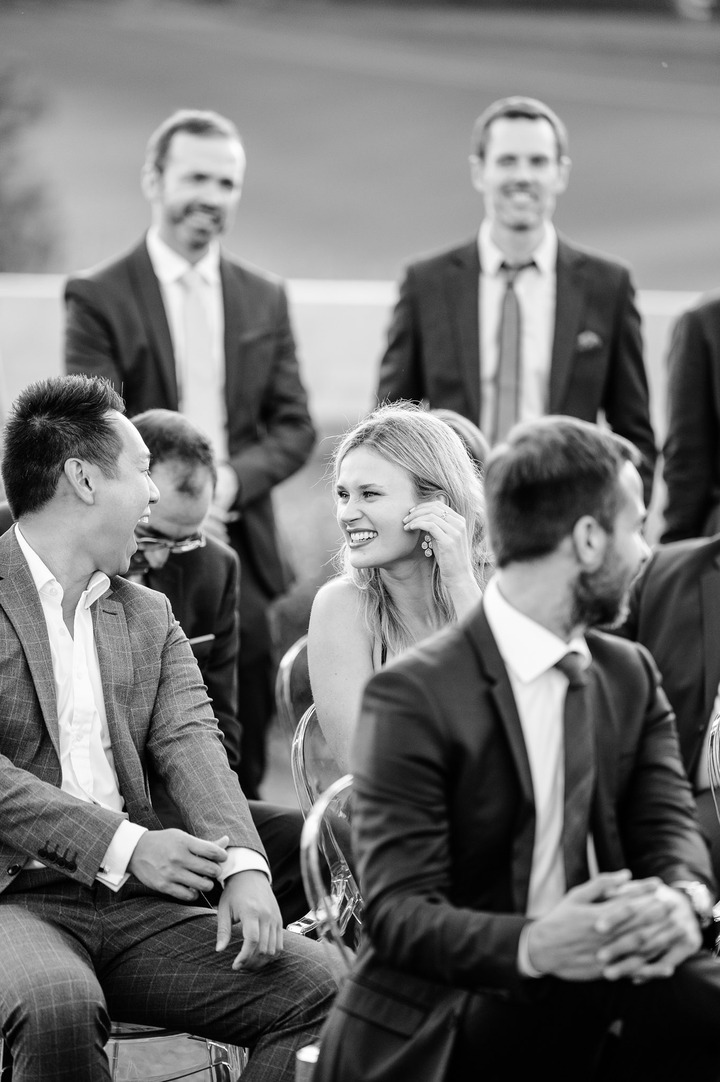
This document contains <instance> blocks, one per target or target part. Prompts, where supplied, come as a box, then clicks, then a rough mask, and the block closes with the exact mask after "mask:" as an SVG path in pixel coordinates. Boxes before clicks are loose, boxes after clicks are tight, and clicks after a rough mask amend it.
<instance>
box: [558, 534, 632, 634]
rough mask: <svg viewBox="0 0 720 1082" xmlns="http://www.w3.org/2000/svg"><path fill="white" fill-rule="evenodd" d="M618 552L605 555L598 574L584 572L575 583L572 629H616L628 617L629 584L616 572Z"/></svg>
mask: <svg viewBox="0 0 720 1082" xmlns="http://www.w3.org/2000/svg"><path fill="white" fill-rule="evenodd" d="M614 562H615V552H614V551H609V552H607V553H606V554H605V559H604V560H603V562H602V564H601V566H600V567H599V568H598V569H597V571H581V572H580V574H579V575H578V577H577V579H576V581H575V587H574V590H573V605H572V612H571V621H572V624H571V626H573V627H607V628H613V627H617V626H618V625H619V624H621V623H622V622H623V620H624V619H625V617H626V616H627V606H628V590H629V588H630V583H629V581H627V582H626V581H625V578H626V576H622V579H621V577H620V575H619V574H618V572H617V571H616V570H615V569H614V567H613V564H614Z"/></svg>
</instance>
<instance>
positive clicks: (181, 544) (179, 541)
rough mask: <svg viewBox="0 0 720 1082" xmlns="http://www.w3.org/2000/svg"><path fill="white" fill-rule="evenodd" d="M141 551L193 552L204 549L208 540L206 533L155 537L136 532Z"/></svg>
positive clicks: (179, 553)
mask: <svg viewBox="0 0 720 1082" xmlns="http://www.w3.org/2000/svg"><path fill="white" fill-rule="evenodd" d="M135 540H136V541H137V547H138V551H139V552H148V551H152V550H153V549H154V550H155V551H156V552H157V550H158V549H167V551H168V552H170V553H173V554H176V555H181V554H182V553H183V552H193V551H194V550H195V549H204V548H205V545H206V544H207V541H206V540H205V536H204V534H201V533H195V534H191V535H190V537H153V536H152V535H150V534H135Z"/></svg>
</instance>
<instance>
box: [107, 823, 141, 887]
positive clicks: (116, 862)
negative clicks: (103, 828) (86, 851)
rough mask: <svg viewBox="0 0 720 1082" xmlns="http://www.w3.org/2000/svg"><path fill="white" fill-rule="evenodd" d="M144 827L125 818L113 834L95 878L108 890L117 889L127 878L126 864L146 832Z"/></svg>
mask: <svg viewBox="0 0 720 1082" xmlns="http://www.w3.org/2000/svg"><path fill="white" fill-rule="evenodd" d="M146 829H147V828H146V827H141V826H139V825H138V823H130V822H128V820H127V819H126V820H125V821H124V822H122V823H121V824H120V826H119V827H118V828H117V830H116V831H115V833H114V835H113V839H112V841H111V842H110V845H109V846H108V847H107V849H106V850H105V856H104V857H103V859H102V863H101V865H100V867H99V868H98V871H97V875H96V876H95V878H96V879H97V881H98V882H99V883H103V884H104V885H105V886H106V887H109V888H110V890H114V891H118V890H120V888H121V887H122V886H124V884H125V883H126V882H127V879H128V871H127V866H128V864H129V863H130V860H131V857H132V855H133V853H134V852H135V846H136V845H137V843H138V842H139V841H140V839H141V838H142V836H143V834H144V833H145V832H146Z"/></svg>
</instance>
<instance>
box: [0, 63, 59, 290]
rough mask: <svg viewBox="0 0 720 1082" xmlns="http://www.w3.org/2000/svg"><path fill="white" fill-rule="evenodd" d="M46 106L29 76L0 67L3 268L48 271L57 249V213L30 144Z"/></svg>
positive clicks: (0, 264)
mask: <svg viewBox="0 0 720 1082" xmlns="http://www.w3.org/2000/svg"><path fill="white" fill-rule="evenodd" d="M44 108H45V104H44V101H43V98H42V95H41V94H40V92H39V90H38V89H37V88H36V87H35V86H33V85H32V84H31V83H30V82H29V80H28V79H27V78H25V77H24V76H23V75H22V74H21V73H20V72H18V71H17V70H15V69H13V68H0V272H3V271H5V272H7V271H10V272H22V271H42V270H45V269H47V267H48V265H49V264H50V262H51V261H52V259H53V256H54V255H55V254H56V251H57V246H58V236H59V232H58V226H57V213H56V210H55V208H54V207H53V204H52V199H51V196H50V191H49V188H48V186H47V182H46V181H45V179H44V178H43V177H41V176H39V175H38V171H37V170H35V173H34V174H33V172H32V166H31V165H30V163H29V160H28V156H27V148H26V146H25V136H26V133H27V129H28V127H30V126H31V125H32V124H34V123H36V122H37V120H38V118H39V117H40V116H41V115H42V113H43V110H44Z"/></svg>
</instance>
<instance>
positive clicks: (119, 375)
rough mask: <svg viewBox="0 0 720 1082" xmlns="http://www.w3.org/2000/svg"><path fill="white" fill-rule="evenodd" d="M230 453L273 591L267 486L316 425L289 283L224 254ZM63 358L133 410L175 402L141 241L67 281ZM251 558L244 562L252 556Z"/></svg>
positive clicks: (301, 457)
mask: <svg viewBox="0 0 720 1082" xmlns="http://www.w3.org/2000/svg"><path fill="white" fill-rule="evenodd" d="M220 277H221V280H222V292H223V306H224V313H225V366H226V387H225V395H226V405H227V414H228V440H229V447H230V459H231V462H232V465H233V468H234V469H235V471H236V473H237V475H238V478H239V483H240V489H239V493H238V497H237V501H236V505H235V509H236V510H238V511H240V512H241V515H242V519H241V521H240V523H239V526H238V527H237V529H238V530H239V531H240V533H241V534H242V538H243V542H244V544H243V545H242V552H243V553H244V554H245V555H246V557H247V559H246V561H245V562H244V563H243V575H246V574H251V575H252V576H253V577H254V578H255V580H256V581H257V582H258V583H259V584H260V586H261V588H262V589H263V590H264V592H265V593H266V594H267V596H268V597H274V596H276V595H277V594H278V593H281V592H282V590H283V589H284V588H285V585H286V573H285V567H284V565H283V561H282V558H281V555H280V553H279V551H278V547H277V538H276V531H275V523H274V518H273V511H272V503H271V499H270V493H271V490H272V488H273V486H274V485H276V484H278V483H279V482H280V481H283V480H284V479H285V478H286V477H289V476H290V475H291V474H292V473H294V472H295V471H296V470H298V469H299V468H300V466H302V464H303V463H304V462H305V460H306V459H307V457H308V455H309V454H310V451H311V449H312V446H313V442H314V438H315V437H314V431H313V426H312V422H311V420H310V416H309V414H308V409H307V396H306V393H305V390H304V388H303V386H302V384H301V382H300V374H299V370H298V364H297V359H296V356H295V343H294V341H293V335H292V329H291V326H290V320H289V315H288V306H287V298H286V295H285V290H284V288H283V286H282V284H281V282H280V281H279V280H278V279H275V278H273V277H271V276H269V275H267V274H263V273H261V272H259V271H257V270H255V269H251V268H249V267H247V266H245V265H244V264H242V263H239V262H236V261H234V260H230V259H228V258H226V257H223V258H222V259H221V261H220ZM65 303H66V327H65V367H66V369H67V371H68V372H81V373H87V374H89V375H98V376H106V377H107V378H108V379H110V380H112V382H113V384H114V385H115V388H116V390H117V391H119V393H120V394H122V396H123V398H124V399H125V404H126V406H127V411H128V415H129V416H131V417H132V416H133V415H134V414H136V413H141V412H142V411H143V410H145V409H151V408H154V407H162V408H165V409H177V408H178V392H177V382H176V378H175V360H174V356H173V350H172V343H171V340H170V331H169V328H168V322H167V318H166V315H165V308H164V305H163V300H162V295H161V292H160V286H159V283H158V281H157V279H156V277H155V274H154V272H153V269H152V264H151V263H150V257H149V256H148V253H147V247H146V244H145V241H144V240H143V241H141V243H140V244H139V245H137V247H136V248H134V249H133V250H132V251H131V252H129V253H128V254H127V255H125V256H123V257H122V258H120V259H118V260H116V261H113V262H111V263H107V264H105V265H103V266H102V267H99V268H95V269H93V270H91V271H88V272H87V273H85V274H83V275H80V276H76V277H72V278H70V279H69V280H68V282H67V284H66V287H65ZM246 564H247V566H246Z"/></svg>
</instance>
